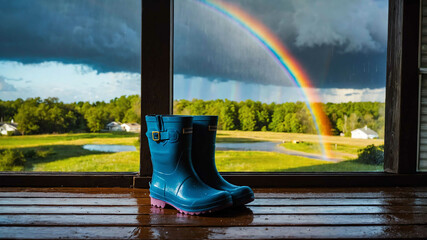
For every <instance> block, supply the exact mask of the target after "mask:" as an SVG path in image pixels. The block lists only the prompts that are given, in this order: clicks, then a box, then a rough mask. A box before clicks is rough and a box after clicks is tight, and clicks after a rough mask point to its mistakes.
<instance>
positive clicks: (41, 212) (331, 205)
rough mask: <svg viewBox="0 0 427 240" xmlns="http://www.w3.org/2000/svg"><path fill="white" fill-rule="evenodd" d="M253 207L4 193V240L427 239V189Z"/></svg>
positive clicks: (111, 193)
mask: <svg viewBox="0 0 427 240" xmlns="http://www.w3.org/2000/svg"><path fill="white" fill-rule="evenodd" d="M254 191H255V195H256V200H255V201H254V202H252V203H250V204H248V205H247V206H246V207H240V208H231V209H226V210H224V211H222V212H219V213H216V214H211V215H205V216H188V215H182V214H179V213H177V211H176V210H175V209H170V208H168V209H159V208H154V207H151V206H150V204H149V191H148V190H147V189H131V188H0V238H19V239H37V238H39V239H40V238H104V239H105V238H144V239H159V238H171V239H208V238H209V239H211V238H212V239H215V238H217V239H218V238H220V239H257V238H322V239H325V238H339V239H346V238H370V239H376V238H420V239H426V238H427V217H426V216H427V188H426V187H404V188H397V187H393V188H378V187H377V188H274V189H273V188H257V189H254Z"/></svg>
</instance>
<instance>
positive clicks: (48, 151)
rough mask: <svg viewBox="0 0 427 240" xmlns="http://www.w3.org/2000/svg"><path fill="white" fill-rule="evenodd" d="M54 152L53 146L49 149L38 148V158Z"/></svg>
mask: <svg viewBox="0 0 427 240" xmlns="http://www.w3.org/2000/svg"><path fill="white" fill-rule="evenodd" d="M53 154H54V152H53V150H52V149H51V148H49V149H47V150H41V149H38V150H36V158H45V157H47V156H50V155H53Z"/></svg>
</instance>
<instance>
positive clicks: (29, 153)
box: [24, 149, 36, 159]
mask: <svg viewBox="0 0 427 240" xmlns="http://www.w3.org/2000/svg"><path fill="white" fill-rule="evenodd" d="M35 156H36V151H35V150H32V149H31V150H28V151H25V152H24V157H25V159H29V158H35Z"/></svg>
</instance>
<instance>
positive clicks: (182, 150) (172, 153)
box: [145, 115, 193, 174]
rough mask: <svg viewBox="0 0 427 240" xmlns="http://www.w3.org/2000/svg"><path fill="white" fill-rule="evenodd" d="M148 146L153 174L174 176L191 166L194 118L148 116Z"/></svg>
mask: <svg viewBox="0 0 427 240" xmlns="http://www.w3.org/2000/svg"><path fill="white" fill-rule="evenodd" d="M145 120H146V122H147V133H146V136H147V138H148V144H149V147H150V153H151V161H152V164H153V172H158V173H162V174H172V173H173V172H174V171H176V169H177V166H178V165H180V166H182V167H184V168H187V169H188V167H190V166H189V165H191V145H192V132H193V128H192V123H193V121H192V120H193V119H192V117H187V116H173V115H147V116H146V117H145Z"/></svg>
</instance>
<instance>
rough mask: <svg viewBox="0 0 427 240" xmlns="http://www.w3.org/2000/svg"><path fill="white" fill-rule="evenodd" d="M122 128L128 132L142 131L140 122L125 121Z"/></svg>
mask: <svg viewBox="0 0 427 240" xmlns="http://www.w3.org/2000/svg"><path fill="white" fill-rule="evenodd" d="M122 129H123V130H124V131H126V132H134V133H139V132H140V131H141V125H139V124H138V123H123V124H122Z"/></svg>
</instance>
